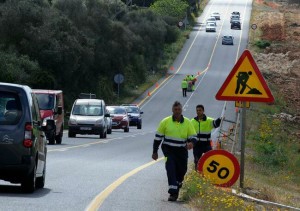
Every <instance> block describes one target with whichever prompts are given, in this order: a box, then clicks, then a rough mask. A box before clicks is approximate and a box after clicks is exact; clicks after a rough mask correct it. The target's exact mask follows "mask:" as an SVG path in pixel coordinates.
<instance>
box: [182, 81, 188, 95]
mask: <svg viewBox="0 0 300 211" xmlns="http://www.w3.org/2000/svg"><path fill="white" fill-rule="evenodd" d="M187 88H188V82H187V80H186V79H185V78H184V79H183V80H182V81H181V89H182V96H183V97H186V91H187Z"/></svg>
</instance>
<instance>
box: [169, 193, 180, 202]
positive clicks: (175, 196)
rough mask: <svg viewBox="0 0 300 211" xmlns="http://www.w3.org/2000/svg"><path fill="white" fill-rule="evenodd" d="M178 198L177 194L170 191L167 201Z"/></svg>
mask: <svg viewBox="0 0 300 211" xmlns="http://www.w3.org/2000/svg"><path fill="white" fill-rule="evenodd" d="M177 198H178V194H177V193H171V194H170V196H169V198H168V201H176V200H177Z"/></svg>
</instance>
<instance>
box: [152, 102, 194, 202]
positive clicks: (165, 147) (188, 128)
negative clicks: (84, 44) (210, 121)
mask: <svg viewBox="0 0 300 211" xmlns="http://www.w3.org/2000/svg"><path fill="white" fill-rule="evenodd" d="M172 112H173V115H171V116H168V117H166V118H164V119H163V120H162V121H161V122H160V123H159V126H158V129H157V132H156V134H155V139H154V142H153V154H152V159H154V160H157V158H158V153H157V151H158V148H159V146H160V144H161V142H162V145H161V149H162V151H163V154H164V156H165V158H166V164H165V165H166V171H167V176H168V184H169V190H168V193H169V194H170V196H169V198H168V200H169V201H176V200H177V198H178V194H179V189H180V188H181V186H182V182H183V179H184V176H185V174H186V172H187V164H188V150H189V149H192V148H193V145H194V144H195V143H196V141H197V137H196V136H197V134H196V132H195V129H194V127H193V126H192V124H191V122H190V120H189V119H188V118H186V117H184V116H183V115H182V105H181V104H180V102H178V101H175V103H174V104H173V106H172Z"/></svg>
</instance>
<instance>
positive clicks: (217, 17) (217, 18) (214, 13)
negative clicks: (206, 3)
mask: <svg viewBox="0 0 300 211" xmlns="http://www.w3.org/2000/svg"><path fill="white" fill-rule="evenodd" d="M210 16H211V17H214V18H215V19H216V20H221V15H220V13H218V12H213V13H211V15H210Z"/></svg>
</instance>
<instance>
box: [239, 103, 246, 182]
mask: <svg viewBox="0 0 300 211" xmlns="http://www.w3.org/2000/svg"><path fill="white" fill-rule="evenodd" d="M242 104H243V107H242V114H241V127H240V133H241V140H240V141H241V172H240V188H244V175H245V172H244V169H245V168H244V165H245V145H246V141H245V131H246V101H243V103H242Z"/></svg>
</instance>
